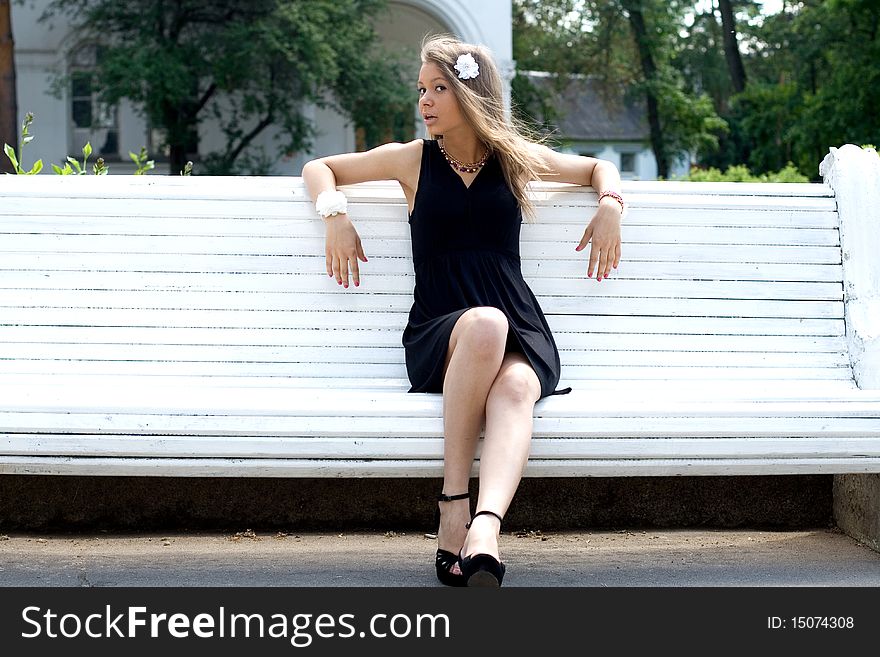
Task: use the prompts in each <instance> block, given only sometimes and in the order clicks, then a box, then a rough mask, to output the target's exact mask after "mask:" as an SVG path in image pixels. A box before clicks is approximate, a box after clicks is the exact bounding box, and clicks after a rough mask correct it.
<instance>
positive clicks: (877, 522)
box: [833, 474, 880, 552]
mask: <svg viewBox="0 0 880 657" xmlns="http://www.w3.org/2000/svg"><path fill="white" fill-rule="evenodd" d="M833 495H834V521H835V522H836V523H837V526H838V527H840V529H842V530H843V531H844V532H845V533H846V534H848V535H849V536H852V537H853V538H854V539H856V540H857V541H859V542H861V543H864V544H865V545H867V546H868V547H870V548H872V549H874V550H877V551H878V552H880V474H840V475H834V493H833Z"/></svg>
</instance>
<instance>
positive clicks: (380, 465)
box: [0, 456, 880, 477]
mask: <svg viewBox="0 0 880 657" xmlns="http://www.w3.org/2000/svg"><path fill="white" fill-rule="evenodd" d="M477 468H478V466H477V465H476V464H475V465H474V468H473V469H472V472H471V476H476V475H477ZM863 472H864V473H870V472H880V459H869V458H842V459H831V458H827V459H800V458H795V459H777V460H775V461H769V462H768V461H767V460H766V459H699V460H690V459H685V458H677V459H653V460H649V461H642V460H639V459H625V460H585V459H580V460H571V461H561V460H560V461H555V460H554V461H549V460H537V459H535V460H530V461H529V463H528V464H527V465H526V467H525V470H524V472H523V475H524V476H526V477H588V476H589V477H644V476H666V477H668V476H729V475H786V474H846V473H863ZM0 474H38V475H79V476H117V477H135V476H165V477H442V476H443V462H442V461H441V460H439V459H436V460H418V461H400V460H384V461H383V460H378V459H376V460H366V459H364V460H342V459H315V460H310V461H305V460H294V459H205V458H188V459H169V458H156V459H144V458H141V459H122V458H83V457H42V458H37V457H32V456H22V457H16V456H9V457H3V460H2V461H0Z"/></svg>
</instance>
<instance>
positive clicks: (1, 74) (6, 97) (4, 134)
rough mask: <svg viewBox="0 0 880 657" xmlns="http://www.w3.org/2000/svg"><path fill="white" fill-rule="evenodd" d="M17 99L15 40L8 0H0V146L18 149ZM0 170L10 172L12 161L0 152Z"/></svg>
mask: <svg viewBox="0 0 880 657" xmlns="http://www.w3.org/2000/svg"><path fill="white" fill-rule="evenodd" d="M17 115H18V99H17V97H16V93H15V42H14V41H13V40H12V9H11V7H10V0H0V147H2V145H3V144H9V145H10V146H12V147H13V148H15V149H16V150H17V149H18V116H17ZM0 171H5V172H9V173H11V172H12V171H13V169H12V163H11V162H10V161H9V160H8V159H7V157H6V155H4V154H2V153H0Z"/></svg>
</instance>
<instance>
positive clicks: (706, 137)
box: [513, 0, 726, 177]
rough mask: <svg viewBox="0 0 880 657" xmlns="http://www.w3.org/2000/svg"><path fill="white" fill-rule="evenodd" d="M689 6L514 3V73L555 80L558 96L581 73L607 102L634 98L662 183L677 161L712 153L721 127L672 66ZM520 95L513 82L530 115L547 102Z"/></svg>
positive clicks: (641, 0)
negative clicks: (641, 107) (639, 101)
mask: <svg viewBox="0 0 880 657" xmlns="http://www.w3.org/2000/svg"><path fill="white" fill-rule="evenodd" d="M690 8H691V7H690V4H689V3H686V2H682V1H680V0H671V1H669V2H666V1H661V0H514V18H515V20H514V57H515V59H516V60H517V64H518V66H519V67H520V68H527V69H533V70H543V71H548V72H550V73H553V74H555V76H556V80H557V85H558V86H557V87H556V90H557V91H558V90H559V89H561V88H562V87H564V85H565V84H567V82H568V79H569V77H570V76H571V75H572V74H575V73H581V74H588V75H590V76H591V77H592V78H593V79H594V80H595V81H596V82H597V84H598V85H599V87H600V88H601V89H602V90H603V92H604V94H605V95H606V96H607V97H609V98H612V97H617V98H618V99H619V98H620V97H621V95H622V92H624V91H628V92H629V93H636V94H638V95H639V96H641V98H643V99H644V101H645V104H646V108H647V118H648V124H649V128H650V139H651V146H652V149H653V151H654V155H655V157H656V159H657V164H658V172H659V174H660V176H661V177H667V176H668V172H669V166H670V165H671V163H672V161H673V160H674V159H675V158H676V157H678V156H680V155H681V154H683V153H686V152H691V151H695V152H702V151H707V150H711V149H713V148H716V147H717V144H718V134H719V133H720V132H723V130H724V129H725V128H726V124H725V123H724V121H723V120H721V119H720V117H718V115H717V113H716V112H715V110H714V108H713V104H712V101H711V99H710V98H709V97H708V96H707V95H706V94H705V92H703V91H694V90H693V89H691V88H689V87H688V86H687V84H686V80H685V77H684V76H683V75H682V73H681V72H680V71H679V70H678V69H676V68H675V62H676V53H677V49H678V48H679V42H680V36H679V34H680V32H681V29H682V25H683V22H684V16H685V13H686V12H687V10H689V9H690ZM526 91H530V90H529V89H527V88H526V85H525V84H522V85H521V86H519V87H518V86H517V85H516V80H514V87H513V92H514V99H515V100H516V101H517V102H518V103H519V104H520V105H522V106H523V107H525V108H527V110H531V112H533V113H534V114H541V113H542V111H543V109H544V108H543V107H542V105H541V102H543V103H545V104H548V103H552V102H553V99H552V97H551V98H550V99H547V98H544V99H540V98H538V100H536V98H535V96H536V94H534V93H532V94H531V95H528V94H527V93H525V92H526ZM552 93H553V90H551V91H550V94H552Z"/></svg>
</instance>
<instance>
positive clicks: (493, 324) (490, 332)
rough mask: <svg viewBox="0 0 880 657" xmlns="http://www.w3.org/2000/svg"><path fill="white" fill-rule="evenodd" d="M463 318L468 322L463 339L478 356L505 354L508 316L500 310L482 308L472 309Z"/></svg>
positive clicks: (488, 307) (463, 332)
mask: <svg viewBox="0 0 880 657" xmlns="http://www.w3.org/2000/svg"><path fill="white" fill-rule="evenodd" d="M462 317H463V318H464V319H465V322H466V325H465V326H464V330H463V331H462V338H463V339H464V340H466V341H467V342H468V344H469V346H470V347H471V348H472V349H474V351H475V352H476V353H477V354H480V355H484V354H485V355H488V354H492V355H493V356H497V354H498V353H501V354H503V353H504V347H505V345H506V344H507V331H508V329H509V324H508V321H507V315H505V314H504V313H503V312H501V311H500V310H499V309H498V308H492V307H490V306H480V307H477V308H471V309H470V310H468V311H467V312H466V313H464V315H462Z"/></svg>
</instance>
